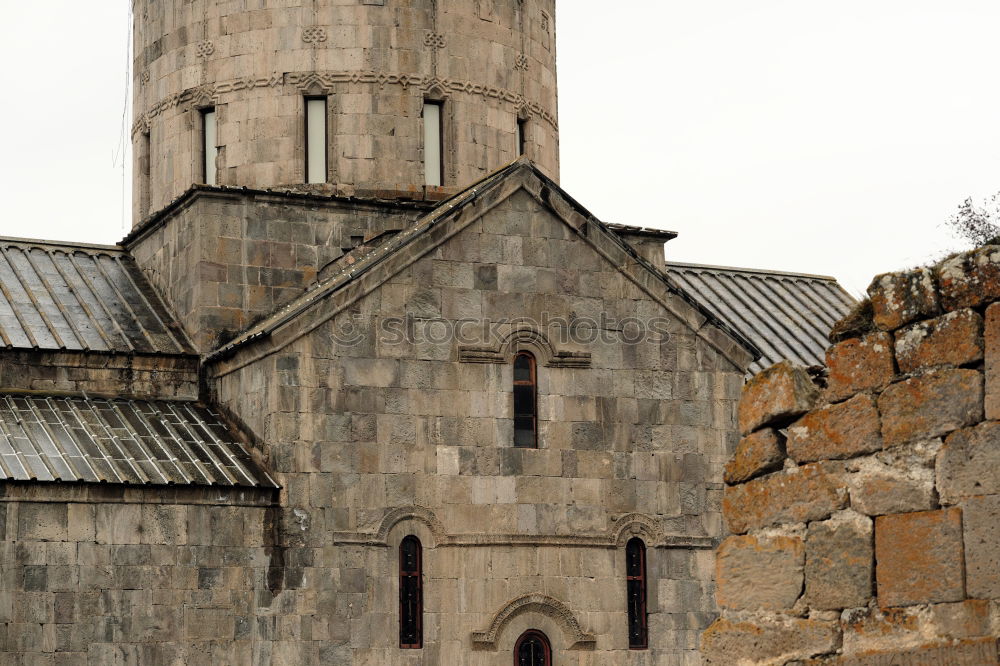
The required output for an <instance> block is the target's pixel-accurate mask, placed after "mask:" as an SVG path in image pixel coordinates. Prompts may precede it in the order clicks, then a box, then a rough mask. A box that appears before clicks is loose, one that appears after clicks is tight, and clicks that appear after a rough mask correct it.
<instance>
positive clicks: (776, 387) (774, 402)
mask: <svg viewBox="0 0 1000 666" xmlns="http://www.w3.org/2000/svg"><path fill="white" fill-rule="evenodd" d="M818 398H819V389H818V388H816V385H815V384H813V382H812V379H810V377H809V373H807V372H806V370H805V368H801V367H798V366H796V365H793V364H792V363H790V362H788V361H782V362H781V363H778V364H776V365H773V366H771V367H770V368H768V369H767V370H764V371H763V372H761V373H759V374H758V375H757V376H755V377H754V378H753V379H751V380H750V381H749V382H747V385H746V386H745V387H744V388H743V395H742V397H741V398H740V405H739V425H740V432H741V433H742V434H744V435H747V434H749V433H750V432H752V431H754V430H756V429H757V428H759V427H761V426H765V425H776V426H783V425H786V424H788V423H790V422H791V421H793V420H794V419H796V418H798V417H799V416H801V415H802V414H804V413H806V412H808V411H809V410H810V409H812V408H813V407H814V406H815V405H816V401H817V399H818Z"/></svg>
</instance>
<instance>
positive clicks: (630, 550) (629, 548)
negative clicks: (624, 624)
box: [625, 538, 649, 650]
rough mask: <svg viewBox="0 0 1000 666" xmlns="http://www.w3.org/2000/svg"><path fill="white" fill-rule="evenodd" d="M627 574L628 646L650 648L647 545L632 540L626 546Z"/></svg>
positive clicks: (640, 540)
mask: <svg viewBox="0 0 1000 666" xmlns="http://www.w3.org/2000/svg"><path fill="white" fill-rule="evenodd" d="M625 574H626V578H627V580H628V583H627V595H628V646H629V649H632V650H645V649H646V648H648V647H649V625H648V622H647V620H648V614H647V611H646V544H644V543H643V542H642V539H639V538H635V539H631V540H630V541H629V542H628V544H627V545H626V546H625Z"/></svg>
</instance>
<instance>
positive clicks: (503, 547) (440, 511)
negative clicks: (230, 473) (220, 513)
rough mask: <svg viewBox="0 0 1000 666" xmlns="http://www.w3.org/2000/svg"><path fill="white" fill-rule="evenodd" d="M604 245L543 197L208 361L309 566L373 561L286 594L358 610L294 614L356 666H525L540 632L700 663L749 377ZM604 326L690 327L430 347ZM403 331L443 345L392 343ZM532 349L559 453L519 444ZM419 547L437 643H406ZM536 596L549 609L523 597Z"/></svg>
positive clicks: (488, 218) (603, 655)
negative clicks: (321, 628)
mask: <svg viewBox="0 0 1000 666" xmlns="http://www.w3.org/2000/svg"><path fill="white" fill-rule="evenodd" d="M470 217H471V213H470ZM585 239H586V240H585ZM590 243H593V244H595V245H596V244H598V243H605V244H606V245H598V248H599V249H600V250H601V251H602V252H607V253H610V252H612V251H614V247H613V246H611V245H610V242H609V241H608V240H607V239H606V237H604V236H602V234H601V233H599V232H598V230H596V229H591V231H590V233H589V234H587V235H582V234H581V235H578V234H577V233H576V232H575V231H574V230H573V229H571V228H570V227H569V226H568V225H566V224H564V223H563V222H562V221H560V220H559V219H557V218H556V217H555V216H554V215H553V214H552V213H551V212H550V211H549V210H547V209H545V208H543V207H542V206H541V205H540V204H539V203H538V202H537V200H535V199H534V198H532V197H531V196H530V195H528V194H527V193H525V192H523V191H522V192H519V193H517V194H514V195H513V196H511V197H510V198H509V199H507V200H504V201H503V202H502V203H500V204H499V205H496V206H491V207H488V212H486V213H484V214H483V217H481V218H479V219H478V221H475V222H470V224H469V226H468V227H466V228H465V229H464V230H462V231H461V232H460V233H457V235H455V236H450V237H449V240H447V241H446V242H445V243H444V244H442V245H440V246H439V247H437V248H436V249H434V250H433V251H427V253H426V254H423V255H421V254H419V252H423V251H425V250H426V248H423V249H420V250H419V252H418V250H417V249H413V250H412V253H413V255H412V259H408V261H412V263H411V264H409V265H408V267H406V268H405V269H404V270H402V271H401V272H399V273H395V274H387V275H385V282H383V283H380V286H378V288H377V289H376V290H375V291H373V292H371V293H369V294H368V295H366V296H361V295H360V294H361V293H362V291H360V290H358V291H354V290H350V291H347V293H345V294H343V298H344V300H339V298H338V297H333V296H331V297H330V300H329V301H327V302H324V303H322V304H318V305H316V306H315V307H314V308H313V309H312V310H310V311H309V313H310V314H309V315H308V316H306V315H302V316H301V317H300V319H297V320H296V323H291V324H290V325H289V328H288V329H283V330H280V331H276V332H274V333H273V334H272V335H270V336H268V337H266V338H265V337H262V338H260V340H259V341H258V342H256V343H255V344H254V345H250V346H247V347H245V348H244V349H243V350H241V351H240V352H239V353H237V354H236V355H235V356H233V357H232V358H229V359H226V360H220V361H218V362H216V363H214V364H212V365H210V366H209V368H208V373H207V374H208V381H209V382H210V385H211V387H212V390H213V391H214V392H215V396H216V397H217V401H218V404H219V405H221V406H222V407H223V408H227V409H228V410H229V411H230V412H231V413H234V414H240V415H241V416H242V417H243V419H244V423H245V425H246V426H247V428H248V429H250V430H252V431H253V432H255V433H257V435H258V437H259V438H260V440H261V441H262V442H264V448H265V451H266V453H267V455H268V469H269V470H270V471H271V472H272V473H273V474H274V475H275V477H276V478H277V479H278V480H279V482H280V483H281V485H282V487H283V490H282V495H281V505H282V506H281V512H282V515H283V516H284V518H283V520H282V525H285V526H286V527H287V529H286V530H285V531H283V532H282V535H283V538H284V539H285V541H284V542H283V543H285V544H287V546H288V551H287V552H288V555H287V557H288V558H289V559H290V560H291V559H295V560H303V561H313V560H315V561H317V562H318V561H319V560H320V558H321V557H323V556H324V554H326V553H351V554H352V557H357V561H358V570H357V571H356V572H354V574H353V575H352V576H350V577H344V576H342V575H341V576H338V575H337V574H336V573H333V574H332V575H325V574H324V573H323V572H317V573H318V575H314V576H312V577H306V578H305V579H303V580H302V582H301V585H300V586H299V587H298V588H296V589H291V588H289V589H288V590H286V591H285V592H284V593H283V594H284V595H287V596H295V595H309V594H312V593H313V590H314V589H315V588H317V587H319V588H323V589H325V588H327V587H329V588H331V589H334V590H337V591H338V592H339V593H340V594H341V595H346V596H345V599H350V600H354V603H353V605H350V604H347V603H338V604H337V605H335V606H329V607H318V606H317V607H315V608H309V607H306V608H303V609H301V610H298V609H297V610H295V611H294V615H295V616H296V617H297V618H298V619H300V620H301V621H302V622H303V623H308V622H315V621H323V622H327V623H333V624H335V625H336V626H337V627H339V628H340V629H342V630H343V631H342V633H338V634H336V635H331V636H330V639H329V641H330V645H331V649H332V650H335V652H336V656H337V659H336V660H335V662H334V663H337V664H344V665H349V664H358V665H360V664H379V665H380V666H382V665H386V666H388V665H399V666H401V665H404V664H410V665H415V664H427V665H428V666H430V665H437V664H462V665H463V666H465V665H468V666H509V664H510V663H511V661H512V658H511V655H512V652H513V645H514V641H515V640H516V639H517V637H518V636H519V635H520V634H521V632H523V631H524V630H526V629H528V628H530V627H534V628H537V629H541V630H543V631H544V632H545V633H546V634H547V635H548V637H549V639H550V640H551V641H552V643H553V649H554V651H555V653H556V657H555V662H554V663H557V664H568V663H573V664H578V665H579V666H605V665H607V664H625V663H628V664H645V665H648V666H652V665H653V664H657V665H667V666H681V665H684V666H696V665H697V664H698V663H699V662H700V657H699V655H698V650H697V646H698V639H699V635H700V632H701V630H702V629H704V628H705V627H706V626H708V623H710V622H711V621H712V620H713V619H714V618H715V612H714V611H715V607H714V603H713V601H712V598H713V592H714V590H713V588H712V582H711V577H712V570H713V558H712V550H711V548H712V546H713V545H714V543H715V540H714V538H715V537H716V536H717V535H718V534H719V533H720V531H721V516H720V512H719V505H720V503H721V499H722V497H721V495H722V492H721V491H722V488H721V483H718V482H717V481H716V480H717V479H721V476H722V466H723V464H724V462H725V460H726V458H727V457H728V454H729V452H730V451H731V450H732V446H735V440H734V439H733V437H732V436H733V434H734V428H735V407H736V398H737V397H738V395H739V389H740V387H741V386H742V382H743V374H744V367H745V366H744V367H738V366H737V365H736V364H735V363H734V362H733V361H730V360H727V359H726V358H725V357H723V356H722V355H721V354H720V353H718V352H717V351H715V350H714V349H713V348H711V347H710V346H709V345H708V344H707V343H706V342H705V341H704V340H703V339H699V338H697V337H696V336H695V335H694V334H693V332H692V331H691V330H690V329H689V328H687V327H686V325H685V324H684V323H683V322H682V321H680V320H679V319H677V318H676V316H674V315H671V314H669V313H668V312H667V311H666V310H664V309H663V308H662V306H661V305H659V304H658V303H657V302H655V301H654V300H652V299H651V298H650V296H649V295H648V294H647V293H645V292H643V291H641V290H639V289H638V288H637V287H636V286H635V285H634V284H632V283H630V282H628V281H627V280H626V279H625V278H624V277H623V275H622V273H621V272H620V271H619V270H618V269H617V268H616V265H615V264H613V263H612V262H610V261H607V260H605V259H604V258H602V257H601V256H600V254H598V253H597V252H595V251H594V249H593V248H592V247H590V246H588V245H589V244H590ZM414 245H416V243H415V244H414ZM410 253H411V250H410V249H407V250H406V256H410ZM373 279H374V278H373ZM338 293H339V292H338ZM351 294H357V295H356V296H352V295H351ZM349 297H350V298H351V299H356V300H349ZM338 311H339V313H340V314H337V315H336V316H335V317H334V315H333V313H336V312H338ZM602 312H604V313H607V314H608V315H609V316H610V317H611V318H612V319H613V320H615V321H622V320H623V319H624V318H625V317H636V318H638V319H639V320H641V321H643V322H647V321H650V320H656V319H658V318H662V319H665V320H666V321H664V325H665V326H666V327H667V328H668V330H669V335H667V336H665V337H661V336H659V335H657V336H653V337H651V338H644V339H643V340H642V341H640V342H636V343H635V344H623V343H622V342H621V341H619V340H618V338H617V337H616V336H614V335H612V336H611V337H612V338H613V339H607V338H606V336H601V337H600V339H594V340H591V341H589V342H572V341H560V338H559V336H558V335H557V333H558V331H557V330H556V329H555V328H554V327H544V328H539V329H538V330H537V331H535V332H534V333H533V334H532V335H531V337H529V338H527V339H525V340H521V342H522V343H523V344H524V345H526V346H525V347H514V346H512V347H509V348H508V347H504V348H502V349H498V350H497V352H496V353H497V354H498V355H501V358H498V359H496V360H494V361H491V362H481V361H478V360H476V359H470V358H468V357H467V356H463V353H464V352H463V347H462V345H463V344H473V345H474V346H475V347H476V349H477V350H479V353H480V354H483V353H486V352H484V351H483V350H482V347H483V343H484V342H496V338H494V337H492V336H491V337H490V338H489V339H488V340H484V341H479V340H475V341H471V342H463V343H461V344H460V342H459V340H458V339H457V337H456V336H450V335H444V336H443V337H435V338H434V339H431V336H430V332H432V331H440V330H456V329H457V326H458V324H459V323H460V322H463V321H466V322H474V323H475V325H474V326H472V325H470V326H468V327H466V331H467V335H470V336H473V337H474V335H473V334H474V333H478V332H479V331H481V330H482V329H483V328H484V327H483V324H489V325H490V326H489V328H491V329H495V332H496V335H497V336H498V337H499V338H501V339H506V335H507V333H508V332H509V331H510V330H512V329H513V326H514V323H516V322H518V321H522V318H525V317H527V318H530V319H531V320H532V321H534V322H536V323H540V322H544V321H545V320H546V315H548V316H550V317H553V318H554V317H562V318H564V319H565V321H567V322H569V321H572V320H573V319H574V318H582V317H592V318H594V320H595V321H597V320H600V314H601V313H602ZM401 318H402V319H401ZM402 321H407V322H409V325H411V326H412V327H413V329H414V330H415V331H418V332H419V331H424V332H427V337H423V336H421V335H417V334H414V335H413V336H412V337H408V338H403V337H399V338H396V337H395V336H393V335H385V334H384V333H385V332H386V331H393V330H396V329H395V326H394V322H402ZM608 325H609V326H611V325H612V324H610V323H609V324H608ZM299 326H301V327H302V328H301V329H300V328H298V327H299ZM429 327H433V328H429ZM299 330H301V331H303V332H304V331H308V332H307V333H303V334H302V335H299V334H298V333H295V332H294V331H299ZM351 331H353V332H356V333H358V334H359V335H358V337H356V338H353V339H349V338H351V336H350V332H351ZM437 335H440V333H438V334H437ZM540 337H541V338H545V339H548V340H549V341H551V342H552V343H553V344H554V345H556V347H557V349H558V350H559V351H563V350H566V349H567V348H566V347H563V345H569V347H568V350H572V351H577V352H586V353H588V354H590V356H589V358H588V363H587V365H588V366H589V367H560V366H559V363H558V362H557V361H558V359H555V358H553V357H552V356H551V354H549V355H546V354H547V352H545V346H544V345H540V344H538V340H539V338H540ZM394 338H395V339H394ZM512 340H513V342H512V343H511V344H512V345H514V344H516V343H517V342H518V340H519V338H512ZM286 341H287V342H286ZM532 341H534V342H532ZM518 348H523V349H529V350H531V351H533V352H534V353H535V354H536V355H537V357H538V361H539V364H538V378H539V395H538V405H539V418H540V423H539V448H537V449H525V448H514V446H513V443H512V439H513V433H512V427H513V423H512V407H513V404H512V403H513V400H512V394H511V391H512V388H511V386H512V366H511V358H512V354H513V352H514V351H515V350H516V349H518ZM748 360H749V355H747V361H748ZM409 533H413V534H416V535H417V536H418V537H419V538H420V539H421V542H422V543H423V546H424V565H425V579H424V589H425V593H426V595H427V596H426V603H425V624H424V627H425V639H426V640H425V647H424V649H423V650H400V649H399V647H398V629H397V604H398V589H397V571H398V558H397V554H398V546H399V543H400V541H401V540H402V539H403V537H405V536H406V535H407V534H409ZM632 536H639V537H641V538H642V539H643V540H644V541H645V543H646V545H647V549H648V550H647V562H648V590H649V613H650V615H649V626H650V649H649V650H646V651H630V650H629V649H628V639H627V631H626V630H627V615H626V598H625V578H624V575H625V574H624V572H625V568H624V567H625V562H624V550H625V543H626V542H627V540H628V539H629V538H631V537H632ZM533 595H534V596H533ZM535 596H537V597H544V598H539V599H538V600H537V601H532V602H530V603H526V602H525V601H524V600H525V598H529V599H533V598H534V597H535ZM283 598H284V597H282V599H283ZM282 599H279V600H278V602H279V603H281V602H282ZM504 613H511V615H512V617H513V618H514V619H513V620H512V621H511V623H510V624H507V625H504V626H501V627H500V629H499V630H498V632H497V635H496V637H495V639H493V640H490V641H485V640H482V641H477V639H475V636H476V635H477V633H478V632H482V631H485V630H486V629H487V628H488V627H490V626H491V622H493V621H494V618H496V617H500V616H502V614H504ZM573 623H577V624H578V628H577V629H574V628H573V626H572V625H573ZM580 631H582V632H584V634H586V635H587V636H589V637H590V638H589V639H585V638H581V635H580V633H579V632H580ZM282 649H284V650H286V652H285V654H286V655H289V656H293V657H294V663H303V664H307V663H314V662H313V661H311V660H310V659H311V653H310V649H312V646H311V644H310V642H309V641H308V639H307V638H305V637H303V638H302V640H299V641H294V640H293V641H288V642H285V643H283V644H282Z"/></svg>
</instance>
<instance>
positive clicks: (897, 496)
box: [847, 440, 941, 516]
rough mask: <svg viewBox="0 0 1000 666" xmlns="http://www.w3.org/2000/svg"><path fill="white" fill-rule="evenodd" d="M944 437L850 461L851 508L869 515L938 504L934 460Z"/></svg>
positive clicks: (936, 505) (925, 508) (930, 506)
mask: <svg viewBox="0 0 1000 666" xmlns="http://www.w3.org/2000/svg"><path fill="white" fill-rule="evenodd" d="M940 448H941V440H930V441H927V442H916V443H914V444H911V445H909V446H905V447H896V448H893V449H889V450H887V451H883V452H881V453H878V454H876V455H874V456H869V457H866V458H859V459H857V460H853V461H851V463H850V465H849V471H850V472H851V473H850V474H849V475H848V477H847V484H848V486H849V487H850V491H851V508H853V509H854V510H856V511H859V512H861V513H863V514H866V515H869V516H881V515H885V514H890V513H912V512H915V511H929V510H931V509H936V508H938V496H937V492H936V491H935V489H934V461H935V457H936V455H937V452H938V451H939V450H940Z"/></svg>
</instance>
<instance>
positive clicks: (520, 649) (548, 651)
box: [514, 629, 552, 666]
mask: <svg viewBox="0 0 1000 666" xmlns="http://www.w3.org/2000/svg"><path fill="white" fill-rule="evenodd" d="M514 666H552V646H551V645H550V644H549V639H548V637H547V636H546V635H545V634H543V633H542V632H540V631H538V630H536V629H529V630H528V631H526V632H524V633H523V634H521V637H520V638H518V639H517V643H515V644H514Z"/></svg>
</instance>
